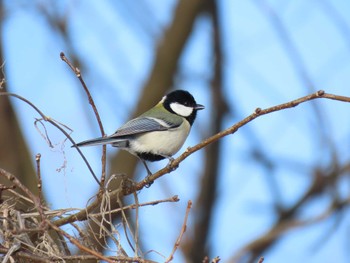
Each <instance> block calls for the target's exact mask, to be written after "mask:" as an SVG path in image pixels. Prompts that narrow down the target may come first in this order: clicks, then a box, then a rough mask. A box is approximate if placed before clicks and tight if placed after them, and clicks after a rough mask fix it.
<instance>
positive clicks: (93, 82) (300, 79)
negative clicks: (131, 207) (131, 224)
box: [0, 0, 350, 263]
mask: <svg viewBox="0 0 350 263" xmlns="http://www.w3.org/2000/svg"><path fill="white" fill-rule="evenodd" d="M0 4H1V6H0V10H1V42H0V43H1V52H0V59H1V64H2V65H3V67H2V68H3V70H2V75H3V76H2V77H3V78H5V83H4V84H3V85H2V89H3V90H7V91H9V92H14V93H17V94H19V95H21V96H23V97H25V98H26V99H28V100H30V101H31V102H32V103H34V104H35V105H36V106H37V107H38V108H39V109H40V110H42V111H43V112H44V113H45V114H46V115H48V116H50V117H52V118H54V119H55V120H57V121H59V122H60V123H63V124H65V125H67V126H68V127H70V128H71V129H72V133H71V136H72V137H73V138H74V140H76V141H82V140H86V139H90V138H94V137H99V136H100V133H99V129H98V125H97V122H96V121H95V118H94V115H93V112H92V110H91V107H90V105H89V103H88V100H87V97H86V95H85V93H84V91H83V89H82V87H81V85H80V83H79V81H78V79H77V78H76V77H75V75H74V74H73V72H72V71H71V70H70V69H69V68H68V66H67V65H66V64H65V63H64V62H62V61H61V59H60V56H59V54H60V52H61V51H63V52H65V54H66V56H67V57H68V58H69V59H70V60H71V61H72V63H73V64H74V65H75V66H77V67H79V68H80V70H81V72H82V74H83V78H84V80H85V82H86V84H87V86H88V88H89V90H90V92H91V93H92V96H93V98H94V100H95V103H96V106H97V108H98V110H99V113H100V115H101V119H102V122H103V125H104V128H105V131H106V133H107V134H111V133H113V132H114V131H115V130H116V129H117V128H118V127H119V126H120V125H121V124H123V123H124V122H125V121H127V120H128V119H130V118H132V117H133V116H135V115H137V114H138V113H140V112H142V111H144V110H145V109H147V108H149V107H152V106H153V105H154V104H155V103H157V102H158V101H159V100H160V99H161V97H162V96H163V95H164V94H166V93H167V92H168V91H169V90H171V89H173V88H181V89H186V90H188V91H190V92H191V93H192V94H193V95H194V97H195V98H196V100H197V102H198V103H201V104H203V105H205V106H206V109H205V110H204V111H201V112H199V114H198V117H197V120H196V122H195V124H194V127H193V129H192V132H191V134H190V136H189V138H188V139H187V141H186V143H185V145H184V147H183V149H182V150H181V151H180V153H181V152H183V151H184V150H185V149H186V148H187V147H188V146H194V145H195V144H197V143H199V142H200V141H201V140H203V139H204V138H207V137H209V136H211V135H213V134H215V133H217V132H219V131H221V130H223V129H225V128H228V127H230V126H231V125H233V124H235V123H236V122H238V121H239V120H241V119H243V118H244V117H246V116H248V115H249V114H251V113H252V112H253V111H254V110H255V108H257V107H261V108H266V107H270V106H274V105H277V104H280V103H284V102H288V101H291V100H293V99H296V98H299V97H301V96H305V95H307V94H310V93H313V92H316V91H317V90H319V89H323V90H325V91H326V92H327V93H334V94H338V95H343V96H350V88H349V83H350V16H349V14H350V2H349V1H346V0H310V1H304V0H293V1H291V0H286V1H280V0H279V1H277V0H246V1H238V0H218V1H214V0H178V1H175V0H163V1H152V0H142V1H112V0H103V1H91V0H85V1H82V0H74V1H65V0H60V1H56V0H35V1H23V0H22V1H21V0H11V1H10V0H3V1H1V3H0ZM349 112H350V105H348V104H347V103H344V102H338V101H330V100H324V99H319V100H316V101H312V102H307V103H305V104H302V105H299V106H298V107H295V108H292V109H289V110H283V111H279V112H277V113H273V114H269V115H265V116H263V117H260V118H258V119H256V120H254V121H253V122H251V123H249V124H248V125H246V126H244V127H243V128H241V129H240V130H238V131H237V132H236V133H235V134H233V135H231V136H228V137H225V138H224V139H222V140H220V141H219V142H218V143H215V144H212V145H210V146H208V147H206V148H205V149H203V150H201V151H199V152H196V153H194V154H193V155H191V156H190V157H189V158H187V159H186V160H184V162H182V163H181V164H180V166H179V168H178V169H177V170H176V171H174V172H172V173H170V174H167V175H165V176H163V177H162V178H160V179H158V180H157V181H156V182H155V183H154V184H153V185H152V186H151V187H150V188H148V189H143V190H142V191H140V192H139V193H138V195H139V202H147V201H152V200H159V199H165V198H168V197H171V196H173V195H178V196H179V198H180V201H179V202H178V203H165V204H158V205H156V206H152V207H144V208H141V209H140V215H139V221H140V242H141V245H142V251H143V252H144V253H146V252H148V251H151V252H149V253H148V254H147V255H146V256H145V257H146V258H149V259H152V260H155V261H158V262H162V261H164V258H162V256H160V254H162V255H165V256H168V255H169V254H170V252H171V250H172V248H173V246H174V243H175V240H176V238H177V236H178V235H179V233H180V230H181V226H182V223H183V219H184V216H185V210H186V206H187V201H188V200H192V201H193V203H194V205H193V209H192V210H191V212H190V215H189V221H188V227H187V231H186V233H185V235H184V239H183V240H182V242H181V246H180V248H179V251H178V252H177V253H176V254H175V258H174V261H173V262H202V259H203V258H204V256H208V257H209V258H213V257H215V256H220V258H221V259H222V262H257V261H258V259H259V257H260V256H264V257H265V262H268V263H275V262H286V263H288V262H309V263H312V262H317V263H318V262H329V261H331V260H332V261H333V262H338V263H341V262H348V261H349V256H350V252H349V251H350V249H349V247H350V238H349V237H350V224H349V222H350V211H349V202H350V181H349V172H350V151H349V149H350V148H349V147H350V118H349ZM35 118H39V116H38V114H37V113H36V112H35V111H33V110H32V109H31V108H30V107H29V106H28V105H27V104H25V103H23V102H21V101H18V100H14V99H9V98H7V97H0V123H1V125H0V167H1V168H4V169H6V170H8V171H10V172H11V173H13V174H15V175H16V176H18V177H21V180H22V181H23V182H24V183H25V184H26V185H27V186H28V187H30V188H31V189H32V191H34V192H35V191H37V190H36V180H35V172H34V171H35V169H34V167H35V166H34V164H35V155H36V154H37V153H40V154H41V155H42V158H41V169H42V178H43V190H44V193H45V198H46V200H47V203H48V204H49V205H50V206H51V207H52V208H53V209H58V208H68V207H76V208H83V207H85V206H86V205H87V202H88V200H89V198H90V197H92V196H94V195H95V194H96V191H97V190H98V185H97V184H96V182H95V181H94V179H93V177H92V176H91V174H90V173H89V171H88V169H87V168H86V166H85V165H84V163H83V161H82V160H81V157H80V156H79V155H78V153H77V152H76V151H75V150H74V149H71V148H70V146H71V144H70V143H69V142H68V141H65V137H64V136H63V135H62V134H61V133H60V132H58V131H57V130H56V129H55V128H53V127H52V126H50V125H48V124H45V127H46V130H47V134H48V136H49V139H50V141H51V142H52V147H50V146H49V144H48V143H47V140H46V139H45V138H43V136H42V134H44V133H45V129H44V127H43V126H42V125H40V124H38V125H37V127H35V126H34V121H35ZM83 152H84V154H86V157H87V158H88V160H89V162H90V164H91V166H92V168H93V169H94V171H95V173H96V174H97V175H98V176H99V177H100V174H101V172H100V171H101V153H102V150H101V147H91V148H84V149H83ZM180 153H178V154H177V155H176V156H178V155H179V154H180ZM107 157H108V165H107V168H108V175H111V174H117V173H125V174H127V175H128V176H129V177H130V178H133V179H134V180H136V181H139V180H141V179H143V178H144V176H145V175H146V171H145V170H144V167H143V166H142V164H140V163H139V162H138V161H137V159H136V158H135V157H133V156H132V155H129V154H128V153H122V152H118V151H117V150H115V149H112V147H108V148H107ZM166 164H167V161H161V162H158V163H152V164H150V166H149V167H150V169H151V170H152V171H157V170H158V169H160V168H162V167H164V166H165V165H166ZM125 202H130V203H133V202H134V200H133V198H132V197H127V198H126V200H125ZM132 218H134V217H133V214H130V219H132ZM115 220H116V221H115V224H116V225H119V228H118V229H119V230H120V231H121V233H122V232H123V229H122V227H121V226H120V221H118V219H117V218H116V219H115ZM72 233H73V230H72ZM122 239H123V237H122ZM103 247H104V246H103V245H101V244H98V243H97V244H96V248H97V249H98V250H101V251H102V252H103V253H104V254H108V255H114V254H115V252H113V250H114V248H113V247H111V248H109V249H104V248H103ZM124 248H125V249H126V250H127V251H128V253H129V254H130V255H132V252H131V249H130V248H129V249H128V246H127V244H125V247H124ZM154 251H156V252H157V253H156V252H154Z"/></svg>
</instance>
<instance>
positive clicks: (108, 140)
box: [72, 137, 118, 147]
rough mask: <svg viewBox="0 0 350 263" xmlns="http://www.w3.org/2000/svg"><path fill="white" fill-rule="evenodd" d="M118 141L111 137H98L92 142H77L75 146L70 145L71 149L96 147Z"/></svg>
mask: <svg viewBox="0 0 350 263" xmlns="http://www.w3.org/2000/svg"><path fill="white" fill-rule="evenodd" d="M117 141H118V139H115V138H112V137H100V138H96V139H92V140H86V141H82V142H79V143H77V144H74V145H72V147H83V146H96V145H104V144H110V143H114V142H117Z"/></svg>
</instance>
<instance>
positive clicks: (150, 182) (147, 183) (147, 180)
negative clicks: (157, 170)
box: [140, 158, 154, 188]
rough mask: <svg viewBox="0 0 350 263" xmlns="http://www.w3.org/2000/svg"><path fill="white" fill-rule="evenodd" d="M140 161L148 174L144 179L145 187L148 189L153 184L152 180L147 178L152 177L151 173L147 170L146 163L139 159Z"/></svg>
mask: <svg viewBox="0 0 350 263" xmlns="http://www.w3.org/2000/svg"><path fill="white" fill-rule="evenodd" d="M140 160H141V162H142V163H143V165H144V166H145V168H146V170H147V173H148V175H147V176H146V178H145V179H144V181H145V182H146V187H147V188H148V187H150V186H151V185H152V184H153V183H154V181H152V180H150V179H149V177H150V176H151V175H152V172H151V171H150V169H149V168H148V166H147V163H146V161H145V160H143V159H141V158H140Z"/></svg>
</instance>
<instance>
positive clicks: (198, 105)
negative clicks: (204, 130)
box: [194, 104, 205, 110]
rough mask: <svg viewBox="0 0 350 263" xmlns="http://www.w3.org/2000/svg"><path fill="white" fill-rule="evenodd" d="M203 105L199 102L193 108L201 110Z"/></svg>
mask: <svg viewBox="0 0 350 263" xmlns="http://www.w3.org/2000/svg"><path fill="white" fill-rule="evenodd" d="M204 108H205V107H204V106H203V105H201V104H196V106H195V107H194V109H195V110H203V109H204Z"/></svg>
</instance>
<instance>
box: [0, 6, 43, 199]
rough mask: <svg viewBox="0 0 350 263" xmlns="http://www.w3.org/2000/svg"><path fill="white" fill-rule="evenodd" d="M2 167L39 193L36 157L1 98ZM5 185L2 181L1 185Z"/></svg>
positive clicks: (0, 70)
mask: <svg viewBox="0 0 350 263" xmlns="http://www.w3.org/2000/svg"><path fill="white" fill-rule="evenodd" d="M3 2H4V1H1V2H0V21H1V28H0V43H1V46H0V65H1V66H0V82H1V86H0V91H3V92H5V91H7V87H6V78H5V73H4V66H5V64H4V62H5V58H4V53H3V44H4V41H3V38H2V37H3V36H4V34H3V32H2V27H3V25H4V24H5V23H4V16H5V15H6V14H5V11H4V9H5V8H4V3H3ZM0 120H1V127H2V128H1V129H0V167H1V168H4V169H6V170H8V171H11V172H12V173H13V174H16V175H18V177H19V178H20V180H21V181H22V182H23V183H24V184H25V185H26V186H27V187H28V188H29V189H30V190H31V191H32V192H33V193H38V188H37V184H36V181H35V180H33V178H35V169H34V166H33V164H32V160H34V156H31V155H30V151H29V149H28V146H27V143H26V141H25V138H24V134H23V133H22V129H21V127H20V125H19V122H18V119H17V116H16V114H15V111H14V108H13V106H12V103H11V101H10V98H8V97H5V98H1V102H0ZM1 183H3V182H2V181H1V180H0V184H1Z"/></svg>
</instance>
